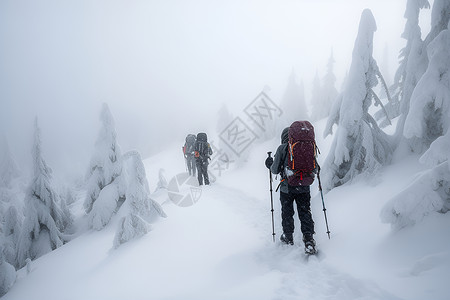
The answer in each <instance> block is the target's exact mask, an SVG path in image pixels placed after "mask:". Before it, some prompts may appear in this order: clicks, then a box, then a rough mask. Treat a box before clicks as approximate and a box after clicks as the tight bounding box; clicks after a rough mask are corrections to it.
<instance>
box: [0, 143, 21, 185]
mask: <svg viewBox="0 0 450 300" xmlns="http://www.w3.org/2000/svg"><path fill="white" fill-rule="evenodd" d="M19 175H20V170H19V168H18V166H17V164H16V162H15V160H14V158H13V156H12V154H11V151H10V150H9V145H8V142H7V141H6V138H5V137H4V136H3V137H2V138H1V139H0V188H2V187H3V188H9V187H10V185H11V181H12V180H13V179H15V178H17V177H18V176H19Z"/></svg>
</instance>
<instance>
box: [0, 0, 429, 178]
mask: <svg viewBox="0 0 450 300" xmlns="http://www.w3.org/2000/svg"><path fill="white" fill-rule="evenodd" d="M405 7H406V0H401V1H400V0H396V1H392V0H370V1H369V0H348V1H347V0H345V1H344V0H341V1H335V0H329V1H326V0H320V1H307V0H303V1H300V0H296V1H294V0H281V1H273V0H254V1H237V0H236V1H234V0H233V1H211V0H192V1H182V0H164V1H162V0H161V1H136V0H131V1H130V0H127V1H124V0H122V1H118V0H116V1H112V0H98V1H91V0H77V1H73V0H72V1H69V0H43V1H32V0H3V1H1V2H0V41H1V46H0V103H1V104H0V109H1V112H0V117H1V123H0V124H1V127H2V128H0V132H4V134H5V135H6V136H7V137H8V140H9V142H10V146H11V148H12V150H13V153H14V155H15V156H16V159H17V160H18V162H19V165H21V166H22V167H25V166H26V165H27V161H28V160H29V159H30V158H29V156H30V149H31V142H32V138H31V132H32V128H33V121H34V118H35V117H36V116H37V117H38V120H39V124H40V126H41V129H42V142H43V151H44V157H45V158H46V160H47V161H48V163H49V165H50V166H51V167H52V168H54V169H56V170H59V171H61V170H69V169H70V171H76V172H79V173H80V172H84V171H85V170H86V168H87V163H88V161H89V158H90V155H91V153H92V151H93V147H94V143H95V139H96V136H97V133H98V130H99V127H100V123H99V112H100V108H101V103H103V102H106V103H108V104H109V106H110V110H111V112H112V114H113V115H114V118H115V122H116V128H117V133H118V141H119V143H120V145H121V146H122V150H123V151H126V150H131V149H137V150H139V151H140V152H141V153H142V156H143V157H147V156H149V155H152V154H154V153H156V152H158V151H160V150H161V149H164V148H165V147H167V146H174V145H179V146H180V147H181V145H182V144H183V142H184V141H183V139H184V136H185V135H186V134H187V133H190V132H192V133H196V132H198V131H206V132H211V133H212V131H214V130H215V122H216V121H215V119H216V118H217V111H218V110H219V108H220V107H221V106H222V104H223V103H226V105H227V107H228V109H229V110H230V111H231V112H232V113H234V114H235V115H236V114H238V113H240V112H241V110H242V109H243V108H244V107H245V106H246V105H247V104H248V103H249V102H250V101H252V100H253V99H254V97H255V96H256V95H257V94H258V93H259V92H261V90H263V89H264V88H265V89H266V91H268V93H269V95H270V96H271V98H272V99H273V100H274V101H275V102H279V101H280V98H281V96H282V94H283V92H284V88H285V86H286V84H287V80H288V77H289V75H290V74H291V72H292V70H294V71H295V73H296V75H297V78H298V80H299V81H301V82H303V83H304V85H305V93H306V97H307V100H308V98H309V93H310V88H311V83H312V80H313V78H314V76H315V74H316V72H318V74H319V76H321V77H322V76H323V75H324V74H325V67H326V63H327V60H328V58H329V57H330V55H331V52H333V55H334V58H335V60H336V63H335V70H334V71H335V75H336V76H337V78H338V82H337V85H336V87H337V88H338V90H340V85H341V84H342V80H343V78H344V77H345V74H346V71H347V69H348V68H349V66H350V62H351V52H352V48H353V43H354V40H355V38H356V33H357V30H358V24H359V19H360V16H361V12H362V10H363V9H364V8H370V9H371V10H372V12H373V14H374V16H375V19H376V21H377V27H378V30H377V32H376V34H375V40H374V45H375V48H374V57H375V58H376V59H377V60H378V63H379V65H380V68H381V71H382V72H383V73H384V74H385V75H386V77H387V79H388V81H389V79H392V78H393V74H394V72H395V69H396V67H397V63H398V61H397V57H398V53H399V51H400V49H401V47H402V46H403V44H404V42H403V40H402V39H401V33H402V31H403V27H404V24H405V19H404V18H403V13H404V11H405ZM427 13H429V12H427ZM425 24H426V23H425ZM425 27H426V26H425ZM423 28H424V27H423ZM180 155H181V153H180Z"/></svg>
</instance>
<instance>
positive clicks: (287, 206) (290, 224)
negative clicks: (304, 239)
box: [280, 192, 314, 235]
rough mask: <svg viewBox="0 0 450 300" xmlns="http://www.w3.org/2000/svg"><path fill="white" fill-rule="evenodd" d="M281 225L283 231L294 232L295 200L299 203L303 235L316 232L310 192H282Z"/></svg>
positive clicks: (298, 208) (298, 210)
mask: <svg viewBox="0 0 450 300" xmlns="http://www.w3.org/2000/svg"><path fill="white" fill-rule="evenodd" d="M280 201H281V225H282V226H283V233H287V234H289V233H294V214H295V212H294V202H295V203H296V204H297V212H298V217H299V219H300V224H301V230H302V233H303V235H308V234H311V235H312V234H314V221H313V219H312V215H311V194H310V193H289V194H286V193H283V192H280Z"/></svg>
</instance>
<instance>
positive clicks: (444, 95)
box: [381, 29, 450, 228]
mask: <svg viewBox="0 0 450 300" xmlns="http://www.w3.org/2000/svg"><path fill="white" fill-rule="evenodd" d="M449 49H450V30H448V29H447V30H444V31H442V32H441V33H440V34H439V35H438V36H437V37H436V38H435V39H434V40H433V41H432V42H431V43H430V44H429V46H428V49H427V50H428V57H429V61H430V63H429V65H428V68H427V70H426V72H425V74H424V75H423V76H422V78H421V79H420V81H419V83H418V84H417V86H416V89H415V90H414V92H413V95H412V97H411V108H410V112H409V114H408V118H407V119H406V122H405V135H406V137H408V138H411V137H415V138H416V140H417V141H421V145H422V147H423V148H427V147H428V145H430V143H431V145H430V147H429V149H428V150H427V151H426V152H425V153H424V154H423V155H422V157H421V158H420V162H421V163H423V164H426V165H429V166H432V168H431V169H430V170H428V171H426V172H424V173H422V174H420V176H419V177H418V178H417V179H416V180H415V181H414V182H413V183H412V184H411V185H410V186H409V187H408V188H407V189H405V190H404V191H402V192H401V193H399V194H398V195H397V196H396V197H394V198H393V199H391V200H390V201H389V202H388V203H387V204H386V206H385V207H384V208H383V211H382V214H381V217H382V219H383V220H384V221H385V222H389V223H391V224H392V225H393V227H395V228H402V227H404V226H408V225H413V224H415V223H417V222H420V221H421V220H422V219H423V218H424V217H425V216H426V215H428V214H431V213H434V212H440V213H446V212H448V211H449V210H450V162H449V160H450V152H449V149H450V130H449V129H450V76H449V75H448V74H449V72H450V52H449V51H448V50H449Z"/></svg>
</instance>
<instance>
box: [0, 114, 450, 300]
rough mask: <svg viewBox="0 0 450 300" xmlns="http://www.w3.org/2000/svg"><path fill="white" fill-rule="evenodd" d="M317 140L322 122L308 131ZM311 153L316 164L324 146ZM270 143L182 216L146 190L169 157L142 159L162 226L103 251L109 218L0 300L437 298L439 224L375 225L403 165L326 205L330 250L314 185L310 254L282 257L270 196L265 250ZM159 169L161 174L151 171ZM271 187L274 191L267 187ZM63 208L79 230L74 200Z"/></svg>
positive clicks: (35, 267) (448, 257)
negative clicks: (161, 212)
mask: <svg viewBox="0 0 450 300" xmlns="http://www.w3.org/2000/svg"><path fill="white" fill-rule="evenodd" d="M314 126H315V127H316V130H317V132H318V133H319V132H323V127H324V121H321V122H319V123H315V124H314ZM320 136H321V135H320V134H317V137H318V140H317V143H318V146H319V147H320V149H321V151H322V153H323V154H322V156H321V157H320V159H321V161H323V159H324V157H325V156H326V155H325V154H324V153H327V152H328V148H329V146H330V142H331V141H330V138H328V139H327V140H321V138H320ZM278 143H279V138H276V139H274V140H271V141H269V142H266V143H263V144H258V145H256V146H255V147H253V149H252V150H251V153H250V155H249V160H248V162H247V163H246V164H244V165H243V166H240V167H237V166H232V167H231V169H230V170H228V171H226V172H224V173H223V174H222V176H220V177H218V178H217V181H216V182H215V183H213V184H212V185H211V186H206V187H203V188H202V190H201V195H200V198H199V199H198V202H196V203H195V204H194V205H192V206H188V207H180V206H177V205H175V204H174V203H173V202H171V201H170V200H169V199H168V196H167V191H166V190H165V189H164V188H162V189H161V188H160V189H157V185H158V184H159V183H160V179H161V176H160V175H161V174H162V173H164V174H166V178H167V180H168V181H170V180H171V178H172V177H173V176H175V175H177V174H179V173H182V172H184V165H183V163H184V162H183V158H182V155H181V152H180V147H179V146H178V145H177V146H174V147H172V148H171V150H169V151H167V152H162V153H160V154H159V155H156V156H154V157H151V158H149V159H147V160H144V164H145V167H146V173H147V178H148V180H149V188H150V190H151V191H155V189H156V191H155V192H154V193H153V194H152V198H153V199H154V200H156V201H157V202H159V203H160V204H161V205H162V207H163V209H164V211H165V212H166V214H167V218H165V219H159V220H158V221H157V222H155V223H154V224H152V226H151V230H150V231H149V232H148V233H147V234H146V235H144V236H142V237H140V238H138V239H134V240H132V241H130V242H128V243H126V244H123V245H121V246H120V247H119V248H118V249H114V248H113V241H114V236H115V232H116V229H117V226H118V222H119V221H120V217H121V216H120V215H115V216H113V219H112V221H111V223H110V224H109V225H108V226H107V227H106V228H105V229H103V230H101V231H94V230H92V231H89V232H88V233H85V234H82V235H81V236H79V237H77V238H75V239H74V240H73V241H71V242H70V243H68V244H65V245H64V246H62V247H60V248H58V249H56V250H55V251H53V252H51V253H49V254H47V255H44V256H42V257H40V258H39V259H37V260H36V261H33V262H32V264H31V270H30V272H29V273H27V270H26V268H24V269H22V270H20V271H19V272H18V279H17V282H16V284H15V285H14V286H13V287H12V289H11V290H10V291H9V293H8V294H7V295H5V296H4V297H3V298H2V299H7V300H19V299H46V300H50V299H58V300H59V299H183V300H185V299H196V300H198V299H258V300H260V299H338V300H340V299H342V300H348V299H435V300H437V299H448V298H449V296H450V291H449V289H448V285H447V284H446V282H447V280H448V278H449V275H450V240H449V239H448V232H447V228H449V226H450V219H449V218H448V215H447V214H438V213H432V214H430V215H428V216H426V217H425V219H424V220H423V221H422V222H421V223H418V224H416V225H414V226H412V227H407V228H404V229H402V230H400V231H393V230H392V229H391V228H390V225H388V224H384V223H382V222H381V218H380V212H381V211H382V208H383V207H384V205H385V204H386V203H387V202H388V200H389V199H391V198H392V197H394V196H395V195H396V194H398V193H399V192H401V191H403V190H404V189H405V188H406V187H407V186H408V185H409V184H410V183H411V182H412V181H413V180H414V179H415V175H414V174H417V173H418V172H420V171H421V170H423V169H424V167H422V166H421V165H420V164H419V163H418V158H417V157H408V158H406V159H404V160H402V161H400V162H398V163H396V164H394V165H392V166H390V167H387V168H385V169H383V170H382V172H381V173H380V174H379V175H378V176H377V177H376V178H371V179H370V180H369V179H360V180H357V181H356V182H353V183H351V184H347V185H344V186H341V187H338V188H335V189H333V190H332V191H331V192H329V193H327V194H326V195H325V204H326V206H327V213H328V220H329V225H330V230H331V239H330V240H328V237H327V235H326V233H325V231H326V229H325V224H324V218H323V212H322V203H321V199H320V195H319V194H318V191H317V183H314V184H313V186H312V210H313V218H314V220H315V223H316V236H315V237H316V240H317V246H318V249H319V250H320V255H319V256H317V257H310V258H309V259H307V258H306V257H305V255H304V254H303V247H302V246H301V242H300V241H301V238H300V234H299V223H298V220H296V232H295V235H294V238H295V242H296V244H295V245H294V246H292V247H288V246H282V245H280V243H279V242H278V238H279V235H280V233H281V232H280V231H281V224H280V223H281V219H280V205H279V200H278V199H279V195H278V193H274V209H275V231H276V234H277V235H276V243H273V242H272V236H271V233H272V225H271V214H270V195H269V182H268V178H269V176H268V170H267V169H266V168H265V166H264V159H265V157H266V156H267V154H266V152H267V151H274V150H275V149H276V147H277V145H278ZM160 168H164V169H165V172H160ZM277 183H278V182H277V181H276V180H275V181H274V185H276V184H277ZM78 198H79V199H78V201H77V202H75V203H74V205H73V206H72V210H73V212H74V213H75V215H76V218H77V219H78V220H79V221H78V222H79V223H80V224H81V223H83V222H87V217H85V216H83V214H84V212H83V207H82V205H83V203H82V202H83V200H84V198H85V194H84V193H83V191H80V193H79V194H78Z"/></svg>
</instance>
